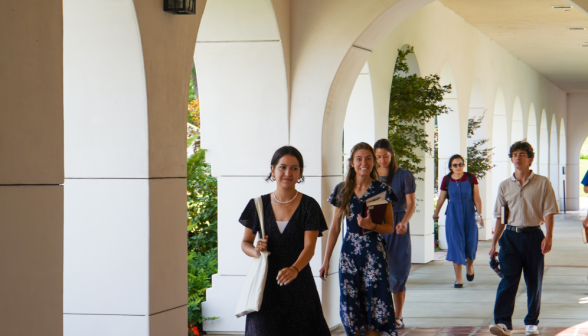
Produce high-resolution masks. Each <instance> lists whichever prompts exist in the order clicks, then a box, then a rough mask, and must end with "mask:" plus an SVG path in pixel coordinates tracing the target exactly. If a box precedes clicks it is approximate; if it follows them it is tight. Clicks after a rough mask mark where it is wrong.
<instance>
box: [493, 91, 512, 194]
mask: <svg viewBox="0 0 588 336" xmlns="http://www.w3.org/2000/svg"><path fill="white" fill-rule="evenodd" d="M504 125H507V119H506V102H505V100H504V92H503V91H502V89H501V88H498V90H497V91H496V99H495V102H494V117H493V119H492V147H494V164H495V165H496V167H494V169H493V170H492V199H493V200H496V197H498V187H499V186H500V183H501V182H502V181H504V180H505V179H506V178H507V177H508V175H509V172H510V160H509V158H508V149H509V143H508V132H507V129H506V127H504Z"/></svg>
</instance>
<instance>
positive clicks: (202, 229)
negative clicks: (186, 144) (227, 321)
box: [187, 149, 218, 334]
mask: <svg viewBox="0 0 588 336" xmlns="http://www.w3.org/2000/svg"><path fill="white" fill-rule="evenodd" d="M204 158H205V151H204V150H203V149H199V150H198V151H197V152H195V153H194V154H193V155H192V156H190V157H189V158H188V162H187V168H188V183H187V189H188V190H187V191H188V192H187V197H188V202H187V208H188V228H187V229H188V322H189V323H190V324H192V325H193V326H196V327H197V328H196V329H195V330H198V329H201V328H200V327H201V326H202V321H203V320H206V319H215V318H204V317H203V316H202V310H201V304H200V303H201V302H202V301H204V300H205V298H206V288H208V287H210V286H211V281H212V280H211V279H212V275H213V274H215V273H217V267H218V249H217V242H218V241H217V225H218V220H217V215H218V196H217V189H218V187H217V180H216V178H214V177H212V176H211V174H210V166H209V165H208V164H206V162H205V161H204ZM192 334H195V333H193V332H192Z"/></svg>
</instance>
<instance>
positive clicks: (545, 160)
mask: <svg viewBox="0 0 588 336" xmlns="http://www.w3.org/2000/svg"><path fill="white" fill-rule="evenodd" d="M547 128H548V125H547V114H546V113H545V109H543V110H542V111H541V126H540V133H539V149H538V150H535V152H536V153H538V154H539V157H538V158H536V159H535V160H537V159H539V174H541V175H543V176H546V177H549V131H548V130H547Z"/></svg>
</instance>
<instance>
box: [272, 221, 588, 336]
mask: <svg viewBox="0 0 588 336" xmlns="http://www.w3.org/2000/svg"><path fill="white" fill-rule="evenodd" d="M582 216H585V214H580V213H568V215H558V216H556V224H555V232H554V242H553V250H552V252H550V253H549V254H548V255H547V256H546V260H545V264H546V269H545V276H544V279H543V297H542V305H541V316H540V317H539V319H540V320H541V322H540V324H539V330H540V332H541V336H555V335H559V336H588V282H587V275H588V245H584V244H583V242H582V238H581V234H580V230H581V220H582V219H583V218H584V217H582ZM489 248H490V242H489V241H485V242H479V244H478V254H477V259H476V262H475V264H474V267H475V274H476V277H475V280H474V281H473V282H471V283H468V282H467V281H466V280H465V279H464V288H461V289H456V288H453V282H454V281H455V275H454V273H453V266H452V263H450V262H447V261H445V260H438V261H434V262H430V263H428V264H424V265H414V266H413V269H412V271H411V274H410V277H409V279H408V284H407V286H406V287H407V294H406V304H405V308H404V323H405V324H406V329H404V330H403V331H402V332H400V333H399V336H401V335H403V334H408V335H407V336H468V335H469V336H473V335H480V336H490V333H489V332H488V328H487V326H488V325H490V324H492V323H493V317H492V316H493V314H492V312H493V308H494V299H495V296H496V288H497V287H498V282H499V278H498V276H496V274H495V273H494V272H493V271H492V270H491V269H490V267H489V266H488V263H487V260H488V250H489ZM443 259H444V258H443ZM464 277H465V269H464ZM526 302H527V296H526V286H525V282H524V279H522V280H521V283H520V285H519V292H518V296H517V301H516V306H515V312H514V317H513V325H514V327H515V331H514V334H515V335H516V334H523V335H524V323H523V318H524V316H525V314H526V312H527V311H526ZM342 335H345V332H344V331H343V329H342V328H341V327H339V328H337V329H335V330H334V331H333V336H342ZM277 336H278V335H277Z"/></svg>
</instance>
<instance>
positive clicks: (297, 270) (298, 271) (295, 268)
mask: <svg viewBox="0 0 588 336" xmlns="http://www.w3.org/2000/svg"><path fill="white" fill-rule="evenodd" d="M290 267H292V268H294V269H295V270H296V272H298V273H300V271H299V270H298V268H296V266H294V265H292V266H290Z"/></svg>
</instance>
